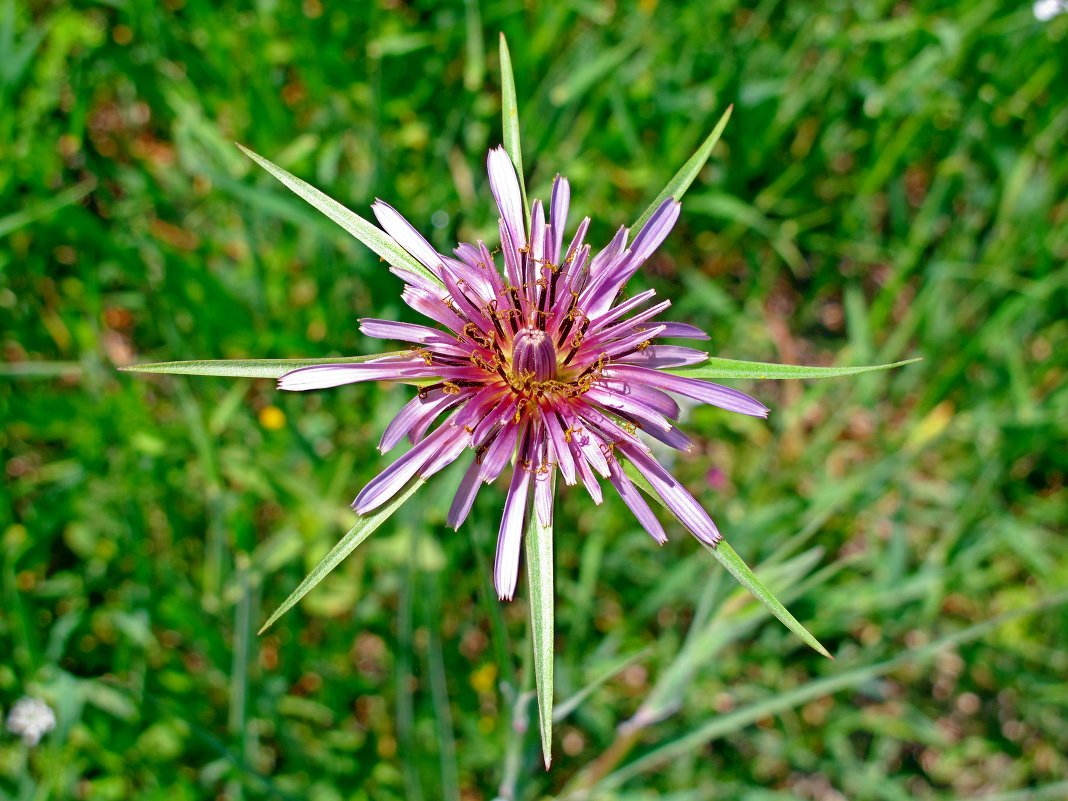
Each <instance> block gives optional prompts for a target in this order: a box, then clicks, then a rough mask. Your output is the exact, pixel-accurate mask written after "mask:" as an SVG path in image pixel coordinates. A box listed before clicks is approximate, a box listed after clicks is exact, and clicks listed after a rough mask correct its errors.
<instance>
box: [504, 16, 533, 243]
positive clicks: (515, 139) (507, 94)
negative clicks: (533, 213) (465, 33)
mask: <svg viewBox="0 0 1068 801" xmlns="http://www.w3.org/2000/svg"><path fill="white" fill-rule="evenodd" d="M501 127H502V128H503V134H504V150H505V152H506V153H508V157H509V158H510V159H511V160H512V164H514V165H515V171H516V173H518V174H519V191H520V192H521V193H522V195H523V212H524V213H525V214H526V217H527V227H528V228H529V227H530V204H529V203H528V202H527V182H526V179H525V178H524V177H523V148H522V146H521V145H520V144H519V103H518V102H516V97H515V74H514V73H513V72H512V55H511V53H509V52H508V40H507V39H505V38H504V33H503V32H502V33H501Z"/></svg>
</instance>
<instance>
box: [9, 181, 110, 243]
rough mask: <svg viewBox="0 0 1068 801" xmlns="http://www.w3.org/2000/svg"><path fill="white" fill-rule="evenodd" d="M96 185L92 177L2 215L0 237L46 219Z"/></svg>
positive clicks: (73, 202)
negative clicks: (37, 201) (46, 198)
mask: <svg viewBox="0 0 1068 801" xmlns="http://www.w3.org/2000/svg"><path fill="white" fill-rule="evenodd" d="M95 187H96V181H95V180H94V179H92V178H90V179H89V180H87V181H82V182H81V183H80V184H75V185H74V186H71V187H68V188H67V189H64V190H63V191H61V192H57V193H56V194H55V195H54V196H53V197H51V198H49V199H48V200H43V201H41V202H39V203H35V204H33V205H31V206H27V207H25V208H22V209H19V210H18V211H16V212H13V213H12V214H7V215H4V216H3V217H0V237H5V236H7V235H8V234H10V233H11V232H12V231H17V230H18V229H20V228H23V227H25V226H27V225H29V224H30V223H35V222H37V221H38V220H44V219H47V218H48V217H51V216H52V215H53V214H55V213H56V212H57V211H60V210H61V209H63V208H65V207H67V206H71V205H73V204H75V203H77V202H78V201H79V200H81V199H82V198H84V197H85V196H86V195H88V194H89V193H90V192H92V191H93V189H94V188H95Z"/></svg>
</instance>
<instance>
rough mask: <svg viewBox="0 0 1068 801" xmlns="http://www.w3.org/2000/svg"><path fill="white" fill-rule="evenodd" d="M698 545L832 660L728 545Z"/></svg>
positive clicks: (635, 476)
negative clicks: (702, 546)
mask: <svg viewBox="0 0 1068 801" xmlns="http://www.w3.org/2000/svg"><path fill="white" fill-rule="evenodd" d="M623 469H624V470H625V471H626V473H627V476H628V477H629V478H630V479H631V481H633V482H634V483H635V484H636V485H637V486H638V487H640V488H641V489H642V491H643V492H645V493H646V494H647V495H648V496H649V497H650V498H653V499H654V500H655V501H656V502H657V503H659V504H660V505H661V506H663V507H664V508H665V509H668V510H669V511H670V507H668V505H667V504H666V503H664V500H663V499H662V498H661V497H660V494H659V493H658V492H657V491H656V490H655V489H653V487H652V486H651V485H650V484H649V482H648V481H646V480H645V476H643V475H642V474H641V473H640V472H638V470H637V469H636V468H635V467H634V465H632V464H631V463H630V462H624V463H623ZM701 544H702V545H704V547H705V549H706V550H707V551H708V552H709V553H711V554H712V555H713V556H714V557H716V561H717V562H719V563H720V564H721V565H723V566H724V567H725V568H727V572H729V573H730V574H731V575H732V576H734V578H735V579H736V580H737V581H738V583H739V584H741V585H742V586H743V587H745V588H746V589H747V590H749V592H751V593H752V594H753V597H755V598H756V599H757V600H758V601H760V603H762V604H764V606H765V607H767V609H768V611H769V612H771V613H772V614H773V615H775V617H776V618H778V619H779V621H780V622H781V623H782V624H783V625H784V626H786V628H788V629H790V631H792V632H793V633H794V634H796V635H797V636H798V637H799V638H800V639H801V641H802V642H804V643H805V644H806V645H808V646H810V647H811V648H813V649H814V650H816V651H817V652H818V653H820V654H823V656H825V657H827V658H828V659H834V657H833V656H831V654H830V653H829V652H828V651H827V649H826V648H824V647H823V646H822V645H821V644H820V641H819V640H817V639H816V638H815V637H813V636H812V634H810V633H809V631H808V629H806V628H805V627H804V626H802V625H801V623H800V622H798V620H797V618H795V617H794V616H793V615H791V614H790V612H789V610H788V609H787V608H786V607H785V606H783V605H782V604H781V603H780V602H779V599H778V598H776V597H775V595H774V594H773V593H772V592H771V591H770V590H769V589H768V588H767V587H765V586H764V585H763V584H762V583H761V581H760V579H758V578H757V577H756V574H755V573H753V571H752V570H750V569H749V565H747V564H746V563H745V562H744V561H743V560H742V557H740V556H739V555H738V554H737V553H736V552H735V550H734V549H733V548H732V547H731V546H730V545H728V544H727V543H726V542H725V541H723V540H721V541H720V542H719V543H718V544H717V545H716V547H714V548H713V547H712V546H711V545H706V544H705V543H701Z"/></svg>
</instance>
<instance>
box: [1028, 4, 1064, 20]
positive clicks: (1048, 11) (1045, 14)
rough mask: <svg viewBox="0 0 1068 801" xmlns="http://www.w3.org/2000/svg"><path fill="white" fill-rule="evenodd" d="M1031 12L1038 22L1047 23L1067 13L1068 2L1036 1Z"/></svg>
mask: <svg viewBox="0 0 1068 801" xmlns="http://www.w3.org/2000/svg"><path fill="white" fill-rule="evenodd" d="M1031 10H1032V11H1033V12H1034V15H1035V19H1037V20H1038V21H1039V22H1049V21H1050V20H1051V19H1053V18H1054V17H1056V16H1057V15H1058V14H1064V13H1066V12H1068V2H1066V0H1037V2H1035V4H1034V5H1033V6H1032V7H1031Z"/></svg>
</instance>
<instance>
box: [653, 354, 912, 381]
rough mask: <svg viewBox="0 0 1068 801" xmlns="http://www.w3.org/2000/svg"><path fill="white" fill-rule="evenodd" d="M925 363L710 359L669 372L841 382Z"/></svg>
mask: <svg viewBox="0 0 1068 801" xmlns="http://www.w3.org/2000/svg"><path fill="white" fill-rule="evenodd" d="M919 361H923V359H922V358H916V359H905V360H904V361H901V362H893V363H892V364H869V365H863V366H859V367H808V366H805V365H803V364H771V363H768V362H744V361H738V360H737V359H721V358H719V357H718V356H709V357H708V361H707V362H702V363H701V364H698V365H695V366H693V367H680V368H678V369H677V370H668V371H666V372H669V373H673V374H674V375H681V376H685V377H686V378H758V379H769V380H770V379H788V378H839V377H841V376H847V375H860V374H861V373H874V372H877V371H879V370H892V369H894V368H895V367H903V366H904V365H906V364H914V363H915V362H919Z"/></svg>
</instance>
